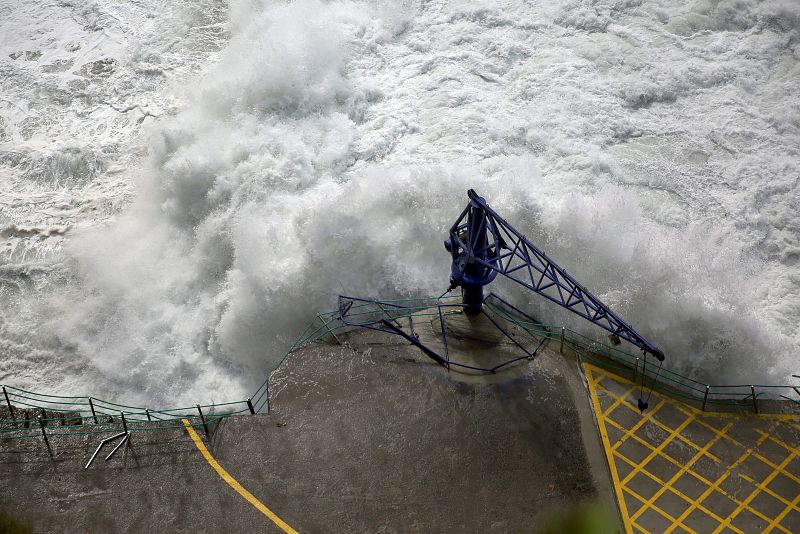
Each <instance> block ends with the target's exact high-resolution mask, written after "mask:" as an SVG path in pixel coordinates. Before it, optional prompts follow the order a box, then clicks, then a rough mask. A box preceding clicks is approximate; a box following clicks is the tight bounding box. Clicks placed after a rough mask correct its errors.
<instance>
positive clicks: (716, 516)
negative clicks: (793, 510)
mask: <svg viewBox="0 0 800 534" xmlns="http://www.w3.org/2000/svg"><path fill="white" fill-rule="evenodd" d="M617 457H618V458H619V459H620V460H622V461H624V462H625V463H627V464H628V465H630V466H632V467H633V466H636V465H638V464H637V463H636V462H634V461H633V460H629V459H628V458H626V457H625V456H622V455H617ZM675 465H678V466H680V464H678V463H677V462H675ZM639 472H640V473H642V474H643V475H646V476H647V477H648V478H650V479H652V480H653V481H655V482H658V483H659V484H666V482H665V481H664V480H662V479H661V478H659V477H658V476H656V475H654V474H653V473H651V472H650V471H647V470H646V469H642V470H641V471H639ZM689 473H692V471H689ZM694 476H698V475H694ZM667 490H669V491H670V492H671V493H674V494H675V495H677V496H678V497H680V498H681V499H683V500H684V501H686V502H687V503H692V498H691V497H688V496H687V495H685V494H683V493H681V492H680V491H678V490H677V489H675V488H673V487H672V486H669V487H667ZM626 491H627V490H626ZM718 491H719V492H720V493H723V494H724V492H723V491H722V490H718ZM631 495H633V496H634V497H637V498H638V499H640V500H641V501H642V503H644V502H646V499H645V498H644V497H639V496H638V495H637V494H635V493H633V492H631ZM698 500H700V499H698ZM697 509H698V510H700V511H701V512H705V513H706V514H708V515H710V516H711V517H713V518H714V519H716V520H717V521H719V522H722V518H721V517H720V516H718V515H717V514H715V513H714V512H713V511H711V510H709V509H708V508H706V507H705V506H703V505H702V504H698V505H697ZM787 513H788V512H787ZM662 515H663V514H662ZM665 517H666V516H665ZM669 518H670V519H672V520H674V519H675V518H673V517H672V516H669ZM676 526H678V525H676ZM682 528H686V527H682ZM728 528H730V529H731V530H733V531H735V532H738V533H739V534H744V532H742V531H741V530H739V529H738V528H736V527H735V526H733V525H731V526H729V527H728Z"/></svg>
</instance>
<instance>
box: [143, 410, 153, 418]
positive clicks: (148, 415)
mask: <svg viewBox="0 0 800 534" xmlns="http://www.w3.org/2000/svg"><path fill="white" fill-rule="evenodd" d="M144 413H146V414H147V420H148V421H152V420H153V419H152V418H151V417H150V408H145V409H144Z"/></svg>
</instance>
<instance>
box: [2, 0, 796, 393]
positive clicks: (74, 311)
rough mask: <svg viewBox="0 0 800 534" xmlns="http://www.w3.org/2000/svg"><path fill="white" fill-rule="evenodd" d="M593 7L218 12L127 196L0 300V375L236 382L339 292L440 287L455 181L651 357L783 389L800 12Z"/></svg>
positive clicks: (169, 389) (146, 384)
mask: <svg viewBox="0 0 800 534" xmlns="http://www.w3.org/2000/svg"><path fill="white" fill-rule="evenodd" d="M612 4H613V5H612ZM612 4H609V5H608V6H606V5H600V4H597V3H595V2H565V3H563V4H560V5H554V6H551V7H548V8H546V9H545V8H537V7H535V6H529V5H527V4H523V3H516V2H506V3H504V4H503V5H502V6H495V5H494V4H492V5H486V6H483V7H481V6H477V7H476V6H475V5H474V3H470V4H468V5H460V4H458V3H449V2H433V3H426V4H424V5H417V4H414V3H412V4H409V5H407V6H405V7H404V8H403V9H401V10H398V9H396V8H395V7H393V6H386V7H382V6H378V7H374V6H365V5H364V4H362V3H359V2H332V3H322V2H318V1H313V0H301V1H297V2H292V3H289V4H271V3H269V4H268V3H261V2H255V1H249V2H240V3H235V4H234V5H233V6H232V10H231V20H230V23H229V25H228V31H229V32H230V35H231V37H230V41H229V42H228V44H227V47H226V48H225V50H224V51H223V52H222V53H221V55H220V57H219V59H218V62H217V63H216V64H215V65H213V66H211V67H209V68H208V70H207V71H206V72H205V73H204V74H203V75H202V76H201V77H199V78H198V80H197V82H196V83H195V84H194V87H193V88H191V89H189V90H186V91H185V92H184V95H183V97H182V98H183V99H184V101H185V104H184V105H183V108H182V111H181V112H180V113H178V114H177V115H175V116H173V117H165V118H163V119H161V120H160V121H158V122H157V123H156V124H155V125H154V126H153V129H152V132H151V136H150V138H149V139H150V140H149V141H148V147H149V159H148V162H147V163H146V164H145V165H144V167H143V168H142V171H141V173H140V176H139V182H138V188H137V197H136V200H135V201H134V202H133V204H132V205H131V206H130V207H129V208H128V209H127V210H126V211H125V213H124V214H122V215H121V216H119V217H118V218H116V219H115V220H113V221H111V222H109V223H108V224H104V225H93V226H89V227H81V228H79V229H77V231H76V232H73V235H72V238H71V240H70V241H69V242H68V245H67V250H66V252H65V254H64V256H63V258H62V257H61V256H57V258H56V260H53V261H55V262H56V264H55V266H54V267H53V271H52V272H53V273H58V274H57V275H56V274H51V275H48V276H51V277H53V280H54V282H52V283H49V282H47V280H45V281H44V282H42V285H38V286H37V285H36V284H34V287H33V288H30V287H28V288H25V287H21V288H17V289H15V290H14V292H13V294H14V295H16V297H15V300H14V303H13V305H12V304H9V305H7V306H6V311H4V313H5V314H6V317H10V316H11V312H12V311H13V312H14V313H17V314H18V316H19V317H25V318H26V319H25V320H17V321H14V322H13V324H11V323H8V324H6V326H5V328H4V330H3V331H2V332H0V339H2V340H4V341H3V342H4V343H5V345H6V347H11V350H13V353H14V354H17V355H20V356H19V361H17V362H15V363H16V364H19V365H16V366H15V365H11V364H8V365H7V366H6V367H5V368H3V369H2V372H3V376H10V377H12V379H13V380H14V381H19V380H21V381H22V382H29V383H33V382H35V381H38V380H42V379H43V378H42V377H43V376H44V377H46V378H45V380H46V381H48V382H50V383H51V384H55V386H56V387H66V386H69V387H71V388H74V387H80V388H81V389H83V390H86V391H97V390H98V389H101V390H103V391H106V390H107V391H113V392H114V394H115V395H117V396H120V395H121V396H124V397H126V398H129V399H132V400H137V401H141V402H148V403H152V404H155V403H165V402H178V401H184V402H193V401H196V400H198V399H201V400H222V399H228V398H236V397H241V396H243V395H246V394H247V392H248V391H249V389H250V388H251V387H252V386H253V385H254V384H255V383H256V382H258V381H260V379H261V378H262V377H263V372H264V371H265V370H266V369H268V368H269V367H270V366H271V364H272V363H273V362H275V361H277V359H279V358H280V357H281V356H282V354H283V351H284V350H285V348H286V346H287V345H288V344H289V342H290V340H291V339H292V338H293V337H294V336H295V335H296V333H297V332H298V331H299V329H300V327H301V326H302V324H304V323H305V321H307V320H308V319H309V317H310V316H311V315H312V314H313V313H315V312H317V311H320V310H322V309H328V308H330V307H331V306H332V305H333V303H334V299H335V296H336V295H337V294H339V293H349V294H357V295H364V296H378V295H380V296H384V297H388V296H411V295H430V294H438V293H440V292H441V291H443V290H444V288H446V285H447V276H448V269H449V266H448V255H447V253H446V252H445V251H444V250H443V248H442V246H441V241H442V239H443V238H444V236H445V234H446V231H447V229H448V228H449V225H450V224H451V223H452V221H453V220H454V219H455V217H456V216H457V215H458V213H459V211H460V209H461V208H462V206H463V204H464V203H465V202H466V195H465V192H466V190H467V189H468V188H470V187H474V188H475V189H477V190H478V192H479V193H481V194H482V195H484V196H485V197H486V198H487V200H488V201H489V202H490V204H491V205H492V206H493V207H494V208H495V209H496V210H497V211H498V212H499V213H501V214H502V215H503V216H504V217H505V218H507V219H508V220H509V221H511V222H512V223H513V224H514V225H515V226H517V227H518V228H520V229H521V230H523V231H524V232H525V233H526V234H527V235H528V237H529V238H531V239H532V240H533V241H534V242H536V243H538V244H540V246H542V248H544V249H545V250H547V251H548V253H549V254H550V255H551V256H552V257H554V258H556V259H557V260H558V261H559V262H560V263H561V264H562V265H564V266H565V267H566V268H567V269H569V270H570V272H571V273H572V274H573V275H575V276H576V278H577V279H578V280H581V281H582V282H583V283H584V284H585V285H586V286H588V287H589V288H590V289H592V290H593V292H595V293H596V294H597V295H598V296H599V297H600V298H601V299H603V300H605V301H606V302H607V303H608V304H609V305H610V306H611V307H612V308H613V309H615V311H617V312H618V313H619V314H620V315H622V316H623V317H625V318H626V319H628V320H629V321H630V322H631V323H632V324H634V325H635V326H636V327H637V329H640V330H641V331H642V332H643V333H644V334H645V335H647V336H648V337H649V338H651V339H652V340H653V341H655V342H656V343H657V344H658V345H659V346H660V347H661V348H662V350H664V352H665V353H666V355H667V357H668V364H669V366H670V367H671V368H673V369H676V368H677V369H681V370H684V371H689V372H692V373H694V374H696V375H698V376H700V377H701V378H704V377H705V378H708V379H713V380H718V381H723V382H724V381H727V380H731V381H738V380H747V381H764V382H772V381H785V380H787V378H788V375H789V374H791V372H796V371H797V370H796V369H793V368H792V365H793V362H792V359H791V357H790V355H791V354H793V353H794V352H795V351H796V350H797V349H798V348H800V339H798V332H797V329H796V319H797V317H800V279H799V278H798V271H797V267H798V258H800V242H799V241H798V239H799V238H798V236H800V217H798V213H799V212H800V210H798V208H800V206H798V198H800V194H798V176H797V171H796V169H797V168H798V165H797V163H798V159H800V154H798V151H797V148H796V147H797V146H800V143H798V141H800V122H799V121H798V120H797V117H800V110H798V107H797V105H796V104H793V103H792V102H798V101H800V99H798V98H797V97H798V94H797V93H798V88H797V86H796V84H795V83H793V82H792V80H793V79H795V78H794V77H793V75H796V73H797V72H798V68H799V67H798V65H799V64H798V60H799V59H800V52H798V42H799V41H798V25H797V20H798V13H800V11H798V9H797V8H796V6H795V5H794V4H793V3H789V2H765V3H756V2H737V3H736V6H740V7H741V6H744V7H741V8H737V9H733V8H732V6H733V5H734V4H733V3H729V2H724V1H723V2H718V3H713V4H710V3H709V4H704V3H698V4H696V5H695V6H694V7H693V8H684V7H671V8H666V7H662V6H661V5H660V4H658V3H657V2H647V1H641V2H616V3H612ZM741 50H747V51H748V53H747V54H746V55H742V54H740V53H738V52H737V51H741ZM76 161H82V160H76ZM79 166H80V165H79ZM81 168H82V167H81ZM61 261H63V262H65V263H64V265H63V266H61V263H60V262H61ZM22 268H23V269H24V267H22ZM9 272H17V271H13V270H11V271H9ZM9 276H12V275H9ZM12 277H13V276H12ZM45 278H46V279H47V276H45ZM41 287H46V288H47V289H46V291H47V292H48V293H51V294H50V295H48V296H47V297H46V298H45V297H44V295H43V293H44V291H45V290H43V289H37V288H41ZM502 287H503V288H504V290H505V291H508V292H511V293H513V294H514V296H515V298H516V299H518V300H520V301H522V302H527V303H528V305H529V306H530V307H532V308H534V309H535V310H536V313H537V314H538V315H539V316H540V317H542V318H543V319H545V320H548V321H551V322H562V321H564V322H567V323H568V324H571V325H574V326H575V327H578V328H582V329H586V326H585V325H582V324H581V323H579V322H577V321H575V320H574V319H573V318H571V317H568V316H565V315H564V314H563V313H561V312H559V311H558V310H557V309H554V308H553V307H552V306H549V305H546V304H544V303H542V302H541V299H537V298H536V297H532V296H530V295H528V294H525V293H524V292H523V291H520V290H518V289H516V288H513V287H511V286H509V285H504V286H502ZM36 299H43V300H44V302H43V303H42V302H41V301H40V302H33V301H34V300H36ZM26 321H27V322H26ZM33 324H36V325H40V328H41V332H42V334H41V335H40V336H39V338H37V339H34V340H30V339H28V340H24V341H21V338H22V336H21V335H20V331H19V330H20V328H21V327H20V325H23V326H25V325H27V326H28V327H29V328H30V326H31V325H33ZM12 340H13V342H12ZM24 351H32V352H33V353H35V354H38V355H40V356H39V357H37V358H33V357H31V356H21V354H22V353H23V352H24ZM44 361H47V362H49V363H48V364H47V368H46V369H42V367H41V366H42V365H43V362H44ZM78 362H79V363H78ZM19 366H21V367H22V368H23V369H25V371H23V372H22V373H19V372H17V371H16V370H15V367H19ZM65 374H66V375H68V378H67V379H64V376H65ZM19 377H21V378H19ZM59 377H60V378H59Z"/></svg>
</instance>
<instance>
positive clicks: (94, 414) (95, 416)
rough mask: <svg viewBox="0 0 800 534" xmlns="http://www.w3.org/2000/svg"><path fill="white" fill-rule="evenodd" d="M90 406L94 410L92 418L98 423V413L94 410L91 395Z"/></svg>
mask: <svg viewBox="0 0 800 534" xmlns="http://www.w3.org/2000/svg"><path fill="white" fill-rule="evenodd" d="M89 408H90V409H91V410H92V419H94V424H97V413H95V411H94V403H93V402H92V398H91V397H89Z"/></svg>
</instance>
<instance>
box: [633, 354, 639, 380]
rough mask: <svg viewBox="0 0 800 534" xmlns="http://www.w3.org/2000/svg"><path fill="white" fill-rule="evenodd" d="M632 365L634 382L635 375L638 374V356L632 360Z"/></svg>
mask: <svg viewBox="0 0 800 534" xmlns="http://www.w3.org/2000/svg"><path fill="white" fill-rule="evenodd" d="M634 364H635V365H634V367H633V383H634V384H636V375H638V374H639V358H636V362H634Z"/></svg>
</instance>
